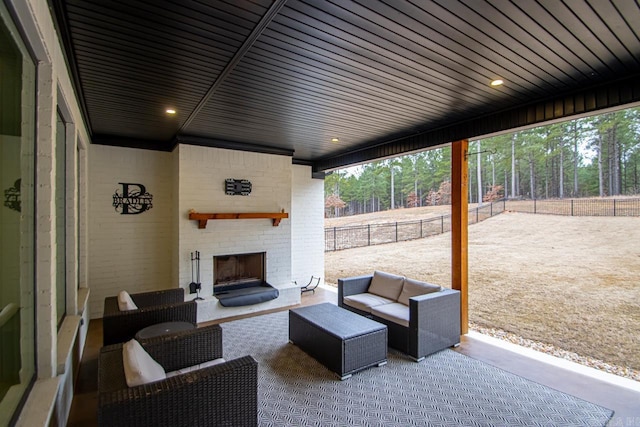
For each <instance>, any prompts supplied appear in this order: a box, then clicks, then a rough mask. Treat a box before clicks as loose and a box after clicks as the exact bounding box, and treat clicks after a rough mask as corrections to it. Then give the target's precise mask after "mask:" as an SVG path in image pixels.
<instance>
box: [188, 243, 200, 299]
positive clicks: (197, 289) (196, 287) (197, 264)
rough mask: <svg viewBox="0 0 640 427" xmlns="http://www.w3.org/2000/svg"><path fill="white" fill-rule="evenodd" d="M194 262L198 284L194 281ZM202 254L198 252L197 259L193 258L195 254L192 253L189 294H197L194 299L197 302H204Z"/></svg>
mask: <svg viewBox="0 0 640 427" xmlns="http://www.w3.org/2000/svg"><path fill="white" fill-rule="evenodd" d="M194 261H195V268H196V273H197V280H198V281H197V282H195V281H194V277H193V276H194V271H193V270H194ZM200 287H201V285H200V252H198V251H196V253H195V257H194V256H193V252H191V283H189V292H190V293H192V294H193V293H196V294H197V296H196V297H195V298H194V301H195V300H202V299H203V298H200Z"/></svg>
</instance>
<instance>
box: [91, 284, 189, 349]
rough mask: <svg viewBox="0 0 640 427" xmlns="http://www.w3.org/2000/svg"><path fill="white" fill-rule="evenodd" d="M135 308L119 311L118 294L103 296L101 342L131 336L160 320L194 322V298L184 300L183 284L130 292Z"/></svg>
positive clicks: (117, 341)
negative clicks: (137, 292) (151, 290)
mask: <svg viewBox="0 0 640 427" xmlns="http://www.w3.org/2000/svg"><path fill="white" fill-rule="evenodd" d="M131 299H133V302H134V303H135V304H136V306H137V307H138V309H137V310H127V311H120V309H119V308H118V297H117V296H113V297H107V298H105V300H104V312H103V315H102V340H103V341H102V342H103V345H110V344H116V343H120V342H124V341H128V340H130V339H131V338H133V337H134V336H135V334H136V332H138V331H139V330H140V329H142V328H146V327H147V326H151V325H154V324H156V323H162V322H174V321H184V322H191V323H193V324H195V323H196V322H197V305H196V302H195V301H185V300H184V290H183V289H182V288H172V289H165V290H161V291H154V292H144V293H139V294H131Z"/></svg>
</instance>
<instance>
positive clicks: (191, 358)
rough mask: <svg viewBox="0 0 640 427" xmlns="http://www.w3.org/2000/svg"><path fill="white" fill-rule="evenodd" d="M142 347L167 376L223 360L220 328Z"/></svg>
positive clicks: (156, 339)
mask: <svg viewBox="0 0 640 427" xmlns="http://www.w3.org/2000/svg"><path fill="white" fill-rule="evenodd" d="M140 344H141V345H142V346H143V347H144V349H145V350H146V351H147V352H148V353H149V354H150V355H151V357H153V358H154V359H155V360H156V362H158V363H159V364H161V365H162V367H163V368H164V369H165V371H167V372H171V371H176V370H178V369H182V368H186V367H189V366H193V365H198V364H200V363H204V362H207V361H209V360H214V359H219V358H221V357H223V355H222V328H221V327H220V325H209V326H204V327H202V328H196V329H192V330H188V331H181V332H176V333H174V334H169V335H163V336H159V337H154V338H149V339H144V340H140Z"/></svg>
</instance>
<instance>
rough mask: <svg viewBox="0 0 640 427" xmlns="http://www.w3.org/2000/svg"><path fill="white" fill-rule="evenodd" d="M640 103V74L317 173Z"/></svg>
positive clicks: (401, 142)
mask: <svg viewBox="0 0 640 427" xmlns="http://www.w3.org/2000/svg"><path fill="white" fill-rule="evenodd" d="M636 103H640V73H639V74H634V75H631V76H627V77H624V78H621V79H618V80H615V81H610V82H606V83H601V84H598V85H594V86H590V87H586V88H583V89H581V90H578V91H574V92H570V93H566V94H563V95H558V96H556V97H554V98H551V99H544V100H538V101H534V102H531V103H529V104H526V105H522V106H518V107H515V108H511V109H507V110H503V111H498V112H494V113H488V114H484V115H478V116H477V117H474V118H473V119H470V120H464V121H461V122H458V123H455V124H452V125H448V126H443V127H439V128H434V129H429V130H426V131H423V132H419V133H415V134H412V135H404V136H395V137H394V136H392V137H390V138H388V139H387V140H385V141H371V142H369V143H368V144H365V145H363V146H361V147H358V148H356V149H353V150H349V151H346V152H342V153H338V154H336V155H333V156H328V157H324V158H322V159H318V160H316V161H314V166H313V170H314V171H315V172H319V171H323V170H331V169H339V168H341V167H346V166H350V165H354V164H358V163H365V162H370V161H373V160H377V159H382V158H388V157H395V156H400V155H403V154H407V153H410V152H415V151H420V150H425V149H427V148H431V147H436V146H438V145H442V144H448V143H450V142H452V141H459V140H462V139H471V138H477V137H482V136H484V135H491V134H494V133H498V132H505V131H509V130H516V129H521V128H527V127H533V126H541V125H544V124H545V123H551V122H554V121H560V120H569V119H571V118H577V117H581V116H587V115H592V114H597V113H598V111H600V110H607V109H615V108H623V107H624V106H630V105H633V104H636Z"/></svg>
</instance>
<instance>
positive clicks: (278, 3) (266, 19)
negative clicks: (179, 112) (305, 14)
mask: <svg viewBox="0 0 640 427" xmlns="http://www.w3.org/2000/svg"><path fill="white" fill-rule="evenodd" d="M286 2H287V0H275V1H274V2H273V4H272V5H271V7H269V9H268V10H267V12H266V13H265V14H264V15H263V16H262V18H261V19H260V21H259V22H258V23H257V24H256V26H255V28H254V29H253V31H251V34H249V36H248V37H247V38H246V39H245V41H244V42H243V43H242V46H240V48H239V49H238V50H237V51H236V53H235V55H233V57H232V58H231V60H230V61H229V62H228V63H227V65H226V66H225V67H224V69H223V70H222V72H221V73H220V74H219V75H218V78H217V79H216V81H215V82H213V84H212V85H211V87H210V88H209V90H208V91H207V93H205V95H204V96H203V97H202V99H201V100H200V102H198V105H196V107H195V108H194V109H193V111H192V112H191V114H189V117H187V120H185V122H184V123H183V124H182V126H181V127H180V129H178V132H177V134H176V137H177V135H180V134H181V133H183V132H185V131H186V129H187V128H188V127H189V125H190V124H191V122H193V120H195V118H196V116H197V115H198V114H199V113H200V110H202V108H204V106H205V105H206V104H207V102H209V100H210V99H211V97H212V96H213V94H214V93H215V92H216V90H218V88H219V87H220V85H222V83H223V82H224V81H225V79H226V78H227V77H228V76H229V75H230V74H231V72H232V71H233V69H234V68H235V67H236V65H238V63H239V62H240V61H241V60H242V58H244V56H245V55H246V54H247V52H248V51H249V49H251V46H253V44H254V43H255V42H256V40H257V39H258V37H260V35H261V34H262V33H263V32H264V30H265V29H266V28H267V26H268V25H269V24H270V23H271V21H272V20H273V19H274V18H275V17H276V15H278V13H279V12H280V9H282V8H283V7H284V5H285V3H286Z"/></svg>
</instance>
